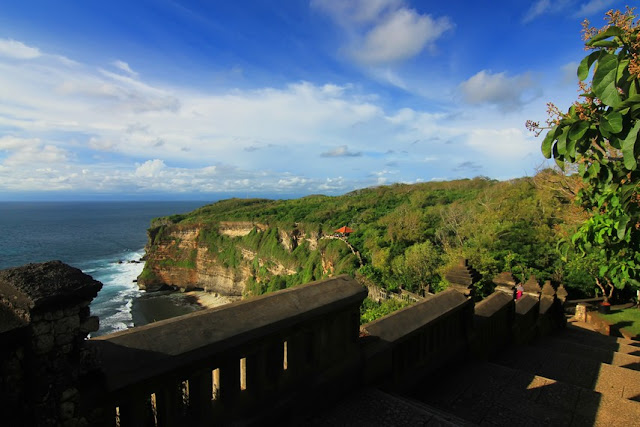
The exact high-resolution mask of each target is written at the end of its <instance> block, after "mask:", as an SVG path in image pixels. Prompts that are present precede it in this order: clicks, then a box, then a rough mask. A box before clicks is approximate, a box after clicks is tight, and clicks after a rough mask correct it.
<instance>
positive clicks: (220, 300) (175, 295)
mask: <svg viewBox="0 0 640 427" xmlns="http://www.w3.org/2000/svg"><path fill="white" fill-rule="evenodd" d="M240 299H242V298H241V297H229V296H225V295H219V294H217V293H214V292H206V291H188V292H179V291H158V292H151V293H146V292H144V293H142V294H141V295H139V296H137V297H135V298H133V301H132V306H131V317H132V320H133V326H134V327H136V326H143V325H148V324H149V323H153V322H156V321H159V320H165V319H170V318H173V317H178V316H182V315H184V314H189V313H193V312H196V311H200V310H206V309H209V308H214V307H220V306H222V305H225V304H229V303H232V302H234V301H239V300H240ZM98 335H102V334H100V333H99V334H98ZM96 336H97V335H96Z"/></svg>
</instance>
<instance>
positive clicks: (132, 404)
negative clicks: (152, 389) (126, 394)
mask: <svg viewBox="0 0 640 427" xmlns="http://www.w3.org/2000/svg"><path fill="white" fill-rule="evenodd" d="M111 415H112V416H113V417H114V418H115V416H116V414H111ZM118 418H119V425H120V426H121V427H135V426H142V427H145V426H153V425H155V422H154V419H153V411H152V407H151V395H148V396H143V395H137V396H135V397H133V398H129V399H126V400H123V401H122V403H120V404H119V406H118Z"/></svg>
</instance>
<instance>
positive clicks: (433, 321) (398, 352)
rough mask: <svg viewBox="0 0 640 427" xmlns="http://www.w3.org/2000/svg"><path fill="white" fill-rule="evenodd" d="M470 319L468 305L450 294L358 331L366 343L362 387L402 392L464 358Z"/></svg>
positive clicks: (462, 297)
mask: <svg viewBox="0 0 640 427" xmlns="http://www.w3.org/2000/svg"><path fill="white" fill-rule="evenodd" d="M472 314H473V302H472V300H470V299H468V298H466V296H465V295H463V294H462V293H460V292H458V291H456V290H455V289H449V290H447V291H444V292H441V293H439V294H436V295H434V296H431V297H427V298H426V299H424V300H423V301H421V302H419V303H416V304H414V305H412V306H409V307H406V308H404V309H402V310H398V311H396V312H394V313H391V314H389V315H387V316H385V317H382V318H380V319H377V320H375V321H373V322H370V323H367V324H365V325H363V326H362V330H363V331H364V333H365V334H366V335H368V336H369V337H370V339H369V343H367V345H366V346H365V347H364V353H365V355H364V359H365V366H364V381H365V382H366V383H369V384H377V383H379V384H383V385H384V386H385V387H387V388H391V389H405V388H408V387H411V386H412V385H413V383H414V381H417V380H419V379H420V377H421V376H424V375H426V374H428V373H429V372H431V371H433V370H434V369H437V368H438V367H440V366H442V365H443V364H444V363H447V362H450V361H452V360H454V359H455V358H457V357H459V356H461V355H464V354H465V353H466V350H467V346H468V334H469V331H470V329H471V322H472Z"/></svg>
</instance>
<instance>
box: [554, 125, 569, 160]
mask: <svg viewBox="0 0 640 427" xmlns="http://www.w3.org/2000/svg"><path fill="white" fill-rule="evenodd" d="M568 133H569V132H568V131H567V128H566V127H565V128H563V129H562V133H561V134H560V136H559V137H558V143H557V144H556V147H557V149H558V154H559V155H561V156H564V155H565V154H566V152H567V134H568Z"/></svg>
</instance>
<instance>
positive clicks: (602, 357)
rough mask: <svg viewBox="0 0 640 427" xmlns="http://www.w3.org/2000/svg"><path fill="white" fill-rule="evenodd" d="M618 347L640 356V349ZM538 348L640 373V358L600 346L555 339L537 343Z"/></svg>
mask: <svg viewBox="0 0 640 427" xmlns="http://www.w3.org/2000/svg"><path fill="white" fill-rule="evenodd" d="M617 345H618V346H624V347H627V351H629V350H628V349H635V351H636V352H638V354H640V348H637V347H633V346H630V345H625V344H617ZM536 346H538V347H544V348H547V349H550V350H553V351H557V352H561V353H565V354H570V355H574V356H578V357H583V358H587V359H591V360H595V361H597V362H600V363H607V364H609V365H613V366H620V367H623V368H627V369H632V370H634V371H640V356H635V355H633V354H629V353H622V352H618V351H612V350H607V349H605V348H602V347H599V346H593V345H587V344H582V343H578V342H577V341H571V340H566V339H562V338H555V337H554V338H545V339H542V340H540V341H539V342H537V343H536Z"/></svg>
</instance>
